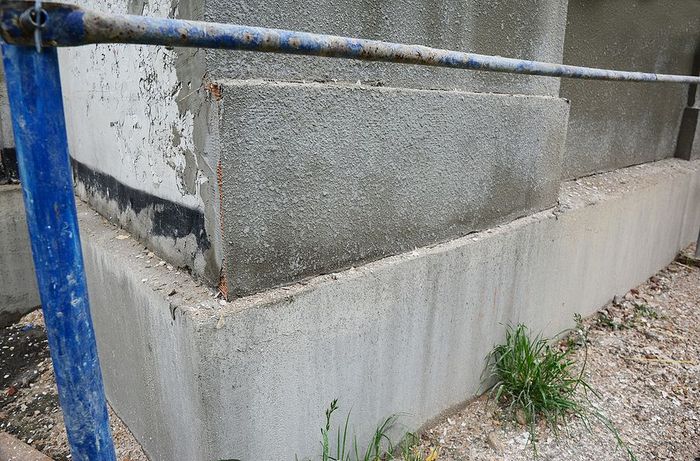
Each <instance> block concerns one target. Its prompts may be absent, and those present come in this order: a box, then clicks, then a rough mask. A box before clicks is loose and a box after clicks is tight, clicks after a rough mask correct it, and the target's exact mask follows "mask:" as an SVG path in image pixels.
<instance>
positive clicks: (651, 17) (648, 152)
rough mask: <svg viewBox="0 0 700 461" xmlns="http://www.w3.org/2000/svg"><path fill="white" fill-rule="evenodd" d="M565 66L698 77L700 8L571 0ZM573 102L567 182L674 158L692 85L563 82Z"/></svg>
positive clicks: (635, 0) (681, 1)
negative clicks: (695, 67)
mask: <svg viewBox="0 0 700 461" xmlns="http://www.w3.org/2000/svg"><path fill="white" fill-rule="evenodd" d="M568 17H569V19H568V26H567V30H566V42H565V49H564V62H565V63H566V64H578V65H585V66H593V67H604V68H612V69H621V70H633V71H647V72H662V73H671V74H691V73H692V69H693V57H694V55H695V53H696V52H697V48H698V44H699V43H700V3H699V2H687V1H685V0H672V1H662V0H653V1H643V0H624V1H616V2H602V1H599V2H591V1H587V0H572V1H571V2H569V12H568ZM561 96H562V97H565V98H568V99H570V100H571V113H570V117H569V133H568V137H567V145H566V156H565V158H564V177H566V178H574V177H579V176H585V175H586V174H590V173H594V172H600V171H607V170H611V169H614V168H620V167H624V166H628V165H634V164H638V163H643V162H649V161H654V160H659V159H662V158H666V157H670V156H672V155H673V153H674V152H675V146H676V140H677V138H678V130H679V125H680V121H681V116H682V113H683V109H684V108H685V106H686V104H687V98H688V87H687V85H661V84H650V83H646V84H645V83H624V82H619V83H613V82H596V81H585V80H571V79H565V80H562V84H561Z"/></svg>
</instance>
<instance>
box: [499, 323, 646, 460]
mask: <svg viewBox="0 0 700 461" xmlns="http://www.w3.org/2000/svg"><path fill="white" fill-rule="evenodd" d="M579 321H580V319H579ZM551 342H552V341H551V340H550V339H548V338H543V337H542V336H541V335H537V336H535V337H531V336H530V333H529V331H528V329H527V327H526V326H525V325H522V324H519V325H518V326H516V327H515V328H513V327H512V326H508V327H507V328H506V339H505V343H503V344H500V345H498V346H496V347H495V348H494V349H493V351H492V352H491V354H490V356H489V359H490V362H489V363H490V372H491V374H492V375H493V377H494V378H495V379H496V381H497V382H496V384H495V385H494V387H493V388H492V390H491V396H492V397H494V398H495V399H496V401H498V402H501V403H505V404H506V405H507V408H508V409H509V410H510V411H511V412H512V413H513V414H515V412H517V411H522V413H523V414H524V416H525V421H526V423H527V424H528V425H529V430H530V440H532V444H533V445H532V446H533V448H534V449H535V452H536V451H537V445H536V443H537V437H536V435H537V434H536V427H537V425H538V422H539V421H540V420H542V419H543V420H544V421H545V422H546V423H547V424H548V425H549V426H550V428H551V429H552V431H553V432H554V433H555V434H557V432H558V428H559V426H560V425H565V424H566V422H567V421H568V419H569V418H570V417H572V416H574V417H578V418H579V419H580V420H581V421H582V422H583V424H584V426H585V427H586V428H587V429H588V430H589V431H590V430H591V427H590V419H591V418H593V419H595V420H597V421H598V422H600V423H601V424H602V425H603V426H604V427H606V428H607V429H608V430H609V431H610V432H611V433H612V434H613V436H614V437H615V439H616V441H617V443H618V445H619V446H620V447H621V448H624V449H625V450H626V452H627V454H628V456H629V458H630V459H631V460H633V461H634V460H636V458H635V456H634V454H633V453H632V451H631V450H630V449H629V448H628V447H627V446H626V445H625V443H624V442H623V441H622V439H621V438H620V435H619V433H618V432H617V429H616V428H615V426H614V425H613V423H612V422H611V421H610V420H609V419H608V418H607V417H605V416H604V415H603V414H602V413H601V412H600V411H598V410H597V409H596V408H595V407H594V406H593V404H592V403H591V402H590V400H589V398H588V395H589V393H590V394H593V395H595V396H597V397H599V395H598V393H597V392H596V391H594V390H593V389H592V388H591V386H590V385H589V384H588V382H587V381H586V380H585V379H584V371H585V367H586V359H585V358H584V361H583V364H581V365H580V366H579V365H578V364H577V363H576V361H575V360H574V359H573V357H572V355H571V354H572V351H573V349H572V348H564V349H559V348H556V347H553V346H551V345H550V344H551ZM583 343H584V345H585V341H584V342H583Z"/></svg>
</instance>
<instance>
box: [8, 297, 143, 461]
mask: <svg viewBox="0 0 700 461" xmlns="http://www.w3.org/2000/svg"><path fill="white" fill-rule="evenodd" d="M0 370H2V371H1V372H0V373H1V374H0V390H1V391H2V392H1V393H0V431H4V432H8V433H10V434H12V435H14V436H15V437H17V438H18V439H20V440H22V441H23V442H25V443H28V444H29V445H31V446H32V447H34V448H36V449H37V450H39V451H41V452H43V453H44V454H46V455H47V456H49V457H50V458H53V459H54V460H56V461H64V460H69V459H70V451H69V448H68V441H67V439H66V434H65V427H64V425H63V415H62V413H61V408H60V406H59V405H58V394H57V390H56V382H55V380H54V375H53V368H52V366H51V358H50V357H49V350H48V343H47V340H46V332H45V330H44V319H43V316H42V315H41V311H36V312H33V313H31V314H29V315H26V316H25V317H23V318H22V319H21V320H20V321H19V322H18V323H16V324H14V325H12V326H10V327H8V328H3V329H0ZM109 416H110V422H111V426H112V435H113V437H114V441H115V445H116V448H117V459H118V460H119V461H148V458H147V457H146V455H145V454H144V453H143V451H142V450H141V447H140V446H139V444H138V443H137V442H136V440H135V439H134V437H133V436H132V435H131V433H130V432H129V430H128V429H127V428H126V426H124V423H122V422H121V420H120V419H119V418H118V417H117V416H116V415H115V414H114V411H112V409H111V408H110V414H109Z"/></svg>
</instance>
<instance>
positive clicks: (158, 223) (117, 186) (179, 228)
mask: <svg viewBox="0 0 700 461" xmlns="http://www.w3.org/2000/svg"><path fill="white" fill-rule="evenodd" d="M71 164H72V166H73V175H74V176H75V178H76V180H77V181H80V182H81V183H82V184H83V185H84V186H85V188H86V189H87V191H88V193H89V194H94V195H100V196H102V197H103V198H105V199H109V200H113V201H115V202H116V203H117V205H118V207H119V211H120V212H125V211H127V210H133V211H134V213H136V214H138V213H140V212H141V211H142V210H144V209H147V208H148V209H149V210H150V214H151V216H152V221H153V227H152V229H151V234H153V235H155V236H163V237H170V238H176V239H177V238H184V237H187V236H188V235H194V237H195V238H196V240H197V246H198V247H199V249H200V250H201V251H205V250H207V249H209V248H210V247H211V242H210V241H209V237H208V235H207V231H206V229H205V222H204V213H202V212H201V211H200V210H197V209H194V208H190V207H187V206H184V205H180V204H178V203H175V202H172V201H170V200H166V199H163V198H160V197H158V196H155V195H153V194H149V193H147V192H144V191H142V190H139V189H135V188H133V187H130V186H127V185H126V184H123V183H121V182H119V181H118V180H117V179H116V178H115V177H114V176H110V175H108V174H106V173H102V172H100V171H97V170H94V169H92V168H90V167H88V166H87V165H85V164H83V163H80V162H78V161H77V160H75V159H71Z"/></svg>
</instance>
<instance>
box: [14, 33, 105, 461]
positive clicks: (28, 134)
mask: <svg viewBox="0 0 700 461" xmlns="http://www.w3.org/2000/svg"><path fill="white" fill-rule="evenodd" d="M2 53H3V61H4V64H5V78H6V81H7V89H8V94H9V100H10V109H11V112H12V126H13V130H14V135H15V145H16V148H17V161H18V165H19V173H20V181H21V184H22V192H23V194H24V205H25V208H26V214H27V224H28V226H29V235H30V239H31V245H32V255H33V257H34V267H35V270H36V277H37V281H38V283H39V293H40V297H41V304H42V308H43V310H44V320H45V323H46V332H47V335H48V339H49V348H50V351H51V359H52V360H53V367H54V372H55V374H56V384H57V385H58V395H59V400H60V402H61V408H62V409H63V420H64V422H65V425H66V431H67V433H68V441H69V443H70V446H71V453H72V458H73V460H75V461H115V459H116V457H115V453H114V445H113V443H112V436H111V433H110V429H109V419H108V413H107V404H106V401H105V397H104V388H103V385H102V375H101V373H100V364H99V360H98V357H97V345H96V343H95V333H94V331H93V328H92V319H91V317H90V306H89V302H88V294H87V285H86V282H85V271H84V268H83V258H82V253H81V248H80V236H79V233H78V219H77V212H76V208H75V198H74V195H73V178H72V173H71V168H70V162H69V158H68V143H67V139H66V128H65V120H64V114H63V100H62V96H61V81H60V76H59V70H58V56H57V52H56V49H55V48H46V49H44V50H43V51H42V52H41V53H38V52H37V50H35V49H34V48H30V47H20V46H9V45H3V46H2Z"/></svg>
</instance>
